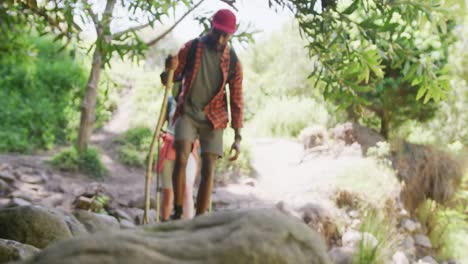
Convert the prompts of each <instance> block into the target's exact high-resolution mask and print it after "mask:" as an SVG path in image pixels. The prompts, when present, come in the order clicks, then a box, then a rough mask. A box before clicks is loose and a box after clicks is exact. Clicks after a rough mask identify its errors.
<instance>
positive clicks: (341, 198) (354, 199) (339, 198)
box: [332, 189, 362, 209]
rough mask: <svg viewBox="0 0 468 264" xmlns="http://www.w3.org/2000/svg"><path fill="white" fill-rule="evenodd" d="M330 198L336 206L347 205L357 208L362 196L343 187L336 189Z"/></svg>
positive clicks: (342, 206)
mask: <svg viewBox="0 0 468 264" xmlns="http://www.w3.org/2000/svg"><path fill="white" fill-rule="evenodd" d="M332 200H333V201H334V202H335V204H336V206H337V207H338V208H344V207H349V208H352V209H358V208H359V206H360V205H361V204H362V198H361V196H360V195H359V194H358V193H356V192H352V191H348V190H345V189H338V190H336V191H335V192H334V194H333V196H332Z"/></svg>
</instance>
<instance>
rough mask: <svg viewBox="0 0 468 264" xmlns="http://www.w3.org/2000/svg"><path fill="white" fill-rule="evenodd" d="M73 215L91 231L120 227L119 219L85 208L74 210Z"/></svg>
mask: <svg viewBox="0 0 468 264" xmlns="http://www.w3.org/2000/svg"><path fill="white" fill-rule="evenodd" d="M73 215H74V216H75V217H76V219H78V221H80V222H81V223H82V224H83V225H84V226H85V228H86V230H88V232H90V233H96V232H99V231H105V230H115V229H120V224H119V222H118V221H117V219H115V218H114V217H112V216H109V215H103V214H96V213H93V212H88V211H84V210H77V211H75V212H73Z"/></svg>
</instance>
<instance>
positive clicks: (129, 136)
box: [117, 127, 157, 167]
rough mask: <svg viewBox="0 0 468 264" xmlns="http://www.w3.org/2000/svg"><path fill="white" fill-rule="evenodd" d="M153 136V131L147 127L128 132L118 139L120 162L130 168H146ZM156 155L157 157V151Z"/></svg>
mask: <svg viewBox="0 0 468 264" xmlns="http://www.w3.org/2000/svg"><path fill="white" fill-rule="evenodd" d="M152 136H153V133H152V131H151V129H149V128H147V127H135V128H132V129H129V130H127V132H125V134H124V135H123V136H122V137H120V138H119V139H117V142H118V143H119V144H120V145H119V146H118V148H117V153H118V157H119V159H120V161H122V163H124V164H126V165H129V166H134V167H144V166H145V164H146V163H145V162H146V155H147V154H148V151H149V147H150V144H151V140H152ZM155 155H157V149H156V153H155Z"/></svg>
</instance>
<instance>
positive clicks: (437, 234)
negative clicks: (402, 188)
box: [417, 172, 468, 263]
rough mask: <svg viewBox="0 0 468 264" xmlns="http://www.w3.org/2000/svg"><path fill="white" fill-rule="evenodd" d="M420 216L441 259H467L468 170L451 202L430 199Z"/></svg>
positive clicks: (420, 211)
mask: <svg viewBox="0 0 468 264" xmlns="http://www.w3.org/2000/svg"><path fill="white" fill-rule="evenodd" d="M417 217H418V219H419V221H420V222H421V224H422V225H423V226H424V227H425V228H426V229H427V232H428V234H429V238H430V239H431V242H432V244H433V246H434V248H435V249H436V251H437V256H438V259H440V260H447V259H452V258H455V259H457V260H459V261H461V263H468V251H467V250H466V249H467V248H468V239H467V237H468V172H467V173H465V177H464V179H463V183H462V186H461V188H460V189H459V191H458V192H457V193H456V195H455V198H454V199H453V202H452V203H450V204H449V205H448V206H446V207H444V206H441V205H439V204H437V203H435V202H433V201H430V200H427V201H426V202H425V203H424V204H423V205H422V206H421V207H420V208H419V209H418V211H417Z"/></svg>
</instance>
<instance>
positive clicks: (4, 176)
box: [0, 171, 15, 183]
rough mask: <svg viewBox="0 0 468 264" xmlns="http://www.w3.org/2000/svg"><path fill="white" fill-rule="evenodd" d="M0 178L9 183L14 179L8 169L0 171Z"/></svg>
mask: <svg viewBox="0 0 468 264" xmlns="http://www.w3.org/2000/svg"><path fill="white" fill-rule="evenodd" d="M0 179H2V180H4V181H6V182H9V183H12V182H14V181H15V176H13V174H11V173H10V172H9V171H1V172H0Z"/></svg>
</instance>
